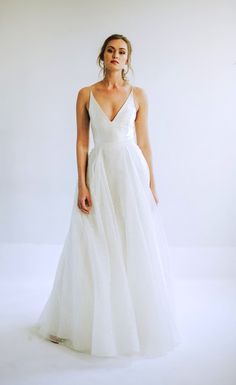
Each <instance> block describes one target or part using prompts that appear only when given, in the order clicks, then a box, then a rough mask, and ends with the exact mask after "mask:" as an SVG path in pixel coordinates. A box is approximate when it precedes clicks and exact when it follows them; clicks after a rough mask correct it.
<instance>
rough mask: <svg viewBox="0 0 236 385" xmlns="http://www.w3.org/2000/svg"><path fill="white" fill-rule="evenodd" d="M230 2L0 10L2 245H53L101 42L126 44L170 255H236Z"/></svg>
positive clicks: (234, 12) (65, 214)
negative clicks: (235, 249) (225, 249)
mask: <svg viewBox="0 0 236 385" xmlns="http://www.w3.org/2000/svg"><path fill="white" fill-rule="evenodd" d="M235 21H236V2H235V1H229V0H228V1H223V0H222V1H210V0H205V1H197V2H194V1H192V2H191V1H181V0H180V1H174V0H172V1H141V2H140V1H134V0H131V1H129V2H128V1H126V2H123V1H108V0H107V1H105V0H100V1H99V2H97V1H86V2H84V1H83V2H82V1H65V0H64V1H24V0H22V1H8V2H0V43H1V60H0V66H1V71H0V77H1V78H0V81H1V87H0V93H1V94H0V98H1V107H0V108H1V111H0V113H1V138H0V143H1V153H0V161H1V170H0V183H1V198H0V213H1V215H0V237H1V238H0V241H1V242H9V243H18V242H20V243H21V242H22V243H28V242H29V243H31V242H32V243H62V241H63V239H64V237H65V233H66V231H67V228H68V225H69V219H70V214H71V208H72V199H73V194H74V188H75V184H76V183H77V169H76V153H75V141H76V119H75V102H76V97H77V92H78V90H79V89H80V88H81V87H84V86H86V85H89V84H92V83H94V82H96V81H98V80H100V79H101V77H98V73H99V68H98V67H97V65H96V58H97V55H98V53H99V49H100V47H101V45H102V43H103V41H104V39H105V38H106V37H107V36H109V35H110V34H113V33H121V34H124V35H126V36H127V37H128V38H129V39H130V40H131V43H132V45H133V56H132V67H133V69H134V76H132V73H130V82H131V83H132V84H134V85H136V86H140V87H143V88H144V89H145V90H146V93H147V95H148V99H149V132H150V138H151V143H152V152H153V165H154V171H155V176H156V185H157V192H158V195H159V198H160V204H161V206H162V213H163V220H164V224H165V229H166V233H167V237H168V240H169V243H170V245H172V246H183V247H184V246H213V247H217V246H235V244H236V242H235V239H236V237H235V232H234V231H235V217H236V209H235V205H234V199H233V198H234V197H235V193H236V191H235V176H234V170H235V165H236V162H235V160H236V155H235V139H236V138H235V127H236V116H235V106H234V104H235V100H236V91H235V90H236V87H235V78H236V76H235V72H236V53H235V47H236V41H235V40H236V39H235V37H236V23H235Z"/></svg>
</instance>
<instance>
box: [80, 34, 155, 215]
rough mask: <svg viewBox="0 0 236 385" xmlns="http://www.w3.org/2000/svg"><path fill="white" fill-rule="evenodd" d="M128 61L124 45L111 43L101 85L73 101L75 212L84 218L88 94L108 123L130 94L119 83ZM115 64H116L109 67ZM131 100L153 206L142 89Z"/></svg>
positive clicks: (118, 41)
mask: <svg viewBox="0 0 236 385" xmlns="http://www.w3.org/2000/svg"><path fill="white" fill-rule="evenodd" d="M127 58H128V49H127V44H126V42H125V41H124V40H122V39H114V40H110V41H109V43H108V45H107V47H106V49H105V52H104V65H105V68H106V75H105V77H104V79H103V80H102V81H100V82H97V83H94V84H92V85H91V86H90V87H83V88H81V89H80V90H79V92H78V96H77V100H76V121H77V140H76V156H77V169H78V191H79V192H78V199H77V206H78V208H79V209H80V210H81V211H82V212H83V213H86V214H89V213H90V210H91V208H92V197H91V194H90V191H89V188H88V186H87V184H86V170H87V164H88V147H89V113H88V104H89V93H90V89H92V92H93V95H94V97H95V98H96V100H97V101H98V103H99V105H100V106H101V108H102V110H103V111H104V113H105V114H106V115H107V117H108V119H109V120H110V121H112V120H113V119H114V117H115V116H116V114H117V112H118V111H119V109H120V107H121V106H122V104H123V103H124V101H125V100H126V98H127V97H128V95H129V93H130V89H131V88H130V85H129V83H128V82H127V81H125V80H123V79H122V76H121V71H122V69H123V68H124V69H125V68H126V63H127ZM112 60H117V61H118V63H112V62H111V61H112ZM133 96H134V102H135V107H136V111H137V113H136V119H135V130H136V138H137V145H138V146H139V147H140V149H141V151H142V153H143V155H144V157H145V159H146V161H147V164H148V166H149V172H150V184H149V186H150V189H151V191H152V194H153V197H154V199H155V202H156V204H158V202H159V199H158V196H157V193H156V188H155V180H154V174H153V167H152V152H151V146H150V142H149V135H148V100H147V95H146V93H145V91H144V90H143V89H142V88H141V87H134V88H133Z"/></svg>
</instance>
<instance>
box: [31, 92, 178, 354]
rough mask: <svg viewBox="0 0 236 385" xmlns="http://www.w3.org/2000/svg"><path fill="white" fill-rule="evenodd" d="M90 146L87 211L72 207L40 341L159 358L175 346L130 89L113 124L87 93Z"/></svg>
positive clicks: (164, 262) (164, 251) (156, 212)
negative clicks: (56, 340) (54, 338)
mask: <svg viewBox="0 0 236 385" xmlns="http://www.w3.org/2000/svg"><path fill="white" fill-rule="evenodd" d="M89 115H90V123H91V129H92V133H93V138H94V147H93V149H92V150H91V151H90V153H89V155H88V165H87V176H86V177H87V185H88V187H89V190H90V193H91V197H92V203H93V206H92V209H91V211H90V213H89V214H86V213H83V212H82V211H80V209H79V208H78V207H77V195H78V190H77V183H76V188H75V194H74V202H73V208H72V213H71V221H70V226H69V229H68V233H67V236H66V238H65V242H64V246H63V249H62V252H61V256H60V259H59V263H58V266H57V271H56V275H55V280H54V284H53V287H52V291H51V294H50V296H49V298H48V300H47V302H46V304H45V306H44V308H43V310H42V313H41V315H40V317H39V319H38V322H37V324H36V328H37V331H38V334H39V335H40V336H41V337H43V338H44V339H50V338H49V336H52V335H53V336H57V337H58V338H60V339H61V340H60V342H61V343H62V344H64V345H65V346H67V347H69V348H72V349H75V350H77V351H79V352H83V353H88V354H91V355H95V356H102V357H112V356H119V355H132V356H134V355H142V356H159V355H163V354H165V353H166V352H168V351H170V350H172V349H173V348H174V347H175V346H177V345H178V344H179V343H180V334H179V332H178V328H177V326H176V321H175V316H174V314H175V307H174V301H173V298H174V296H173V288H172V276H171V269H170V259H169V253H168V252H169V250H168V246H167V241H166V236H165V232H164V230H163V226H162V221H161V214H160V203H159V204H158V205H157V204H156V202H155V200H154V197H153V195H152V192H151V190H150V187H149V168H148V164H147V162H146V159H145V157H144V155H143V153H142V151H141V149H140V148H139V147H138V145H137V143H136V134H135V124H134V121H135V117H136V108H135V104H134V97H133V88H131V92H130V94H129V96H128V98H127V99H126V101H125V103H124V104H123V105H122V107H121V108H120V110H119V111H118V113H117V114H116V116H115V118H114V119H113V120H112V121H111V120H110V119H109V118H108V117H107V115H106V114H105V113H104V111H103V110H102V108H101V106H100V105H99V103H98V102H97V101H96V99H95V97H94V95H93V93H92V91H90V101H89Z"/></svg>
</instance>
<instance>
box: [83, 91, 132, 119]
mask: <svg viewBox="0 0 236 385" xmlns="http://www.w3.org/2000/svg"><path fill="white" fill-rule="evenodd" d="M132 92H133V87H132V86H131V91H130V93H129V95H128V96H127V98H126V100H125V101H124V103H123V104H122V105H121V107H120V108H119V110H118V111H117V113H116V114H115V116H114V118H113V119H112V120H110V119H109V118H108V116H107V114H105V112H104V111H103V109H102V107H101V106H100V104H99V103H98V102H97V100H96V98H95V97H94V95H93V91H92V89H91V90H90V97H91V95H92V97H93V99H94V101H95V103H96V104H97V106H98V107H99V109H100V110H101V112H102V113H103V115H104V116H105V118H106V119H107V120H108V122H109V123H113V122H114V121H115V119H116V118H117V116H118V115H119V113H120V112H121V111H122V109H123V107H124V106H125V105H126V103H127V102H128V100H129V98H130V96H131V94H132Z"/></svg>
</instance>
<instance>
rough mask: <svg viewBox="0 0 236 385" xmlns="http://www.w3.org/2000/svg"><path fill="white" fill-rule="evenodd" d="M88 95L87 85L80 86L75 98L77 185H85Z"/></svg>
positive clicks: (87, 141) (87, 142)
mask: <svg viewBox="0 0 236 385" xmlns="http://www.w3.org/2000/svg"><path fill="white" fill-rule="evenodd" d="M87 97H88V90H87V87H84V88H81V89H80V90H79V92H78V96H77V100H76V122H77V140H76V158H77V171H78V186H79V187H85V186H86V172H87V164H88V146H89V114H88V112H87V108H86V98H87Z"/></svg>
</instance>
